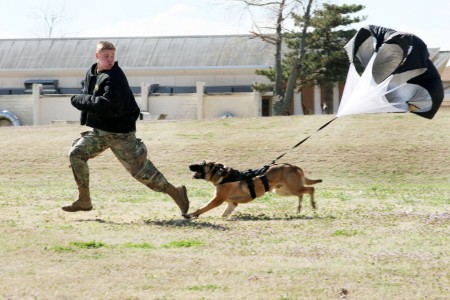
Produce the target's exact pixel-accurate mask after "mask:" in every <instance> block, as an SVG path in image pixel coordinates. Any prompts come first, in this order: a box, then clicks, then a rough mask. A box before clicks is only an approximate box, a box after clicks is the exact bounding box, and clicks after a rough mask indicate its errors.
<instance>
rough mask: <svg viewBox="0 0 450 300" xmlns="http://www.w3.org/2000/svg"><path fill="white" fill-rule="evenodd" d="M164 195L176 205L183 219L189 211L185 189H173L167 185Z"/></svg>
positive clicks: (182, 187) (183, 187) (180, 187)
mask: <svg viewBox="0 0 450 300" xmlns="http://www.w3.org/2000/svg"><path fill="white" fill-rule="evenodd" d="M166 193H167V194H168V195H169V196H170V197H172V199H173V200H174V201H175V203H176V204H177V205H178V207H179V208H180V210H181V215H182V216H183V217H184V216H186V214H187V212H188V210H189V199H188V196H187V190H186V187H185V186H184V185H182V186H179V187H174V186H173V185H171V184H169V185H168V187H167V190H166Z"/></svg>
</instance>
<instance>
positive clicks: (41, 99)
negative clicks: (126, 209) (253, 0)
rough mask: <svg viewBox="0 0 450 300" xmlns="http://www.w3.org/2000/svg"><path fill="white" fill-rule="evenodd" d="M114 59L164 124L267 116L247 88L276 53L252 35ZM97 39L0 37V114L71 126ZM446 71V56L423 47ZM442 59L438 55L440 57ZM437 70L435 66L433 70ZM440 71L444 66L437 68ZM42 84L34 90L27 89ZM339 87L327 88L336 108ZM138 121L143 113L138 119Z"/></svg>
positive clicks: (135, 40)
mask: <svg viewBox="0 0 450 300" xmlns="http://www.w3.org/2000/svg"><path fill="white" fill-rule="evenodd" d="M107 39H108V40H109V41H111V42H113V43H114V44H115V46H116V48H117V52H116V59H117V60H118V61H119V65H120V66H121V67H122V69H123V70H124V72H125V73H126V75H127V77H128V80H129V83H130V86H131V87H132V90H133V92H134V93H135V95H136V97H137V99H138V102H139V104H140V106H141V110H142V111H144V112H147V115H153V116H156V117H158V116H162V115H165V116H166V117H167V118H169V119H181V118H187V119H195V118H214V117H220V116H223V115H235V116H240V117H250V116H270V115H272V114H273V111H272V102H271V101H272V97H271V94H270V93H267V94H260V93H258V92H256V91H254V90H253V89H252V85H253V84H254V82H262V83H268V79H267V78H266V77H264V76H258V75H256V74H255V71H256V70H258V69H268V68H271V67H273V64H274V54H275V52H274V51H275V49H274V47H273V46H272V45H271V44H268V43H266V42H264V41H261V40H260V39H258V38H254V37H253V36H251V35H225V36H173V37H115V38H107ZM98 41H99V38H47V39H2V40H0V111H2V110H9V111H10V112H12V113H14V114H15V115H16V116H17V117H18V119H19V120H20V122H21V123H22V124H23V125H33V124H35V125H37V124H50V123H52V122H53V121H60V120H63V121H76V120H77V119H78V115H79V114H78V111H77V110H75V109H74V108H73V107H71V105H70V101H69V100H70V96H71V95H73V94H77V93H79V92H80V91H81V85H82V81H83V78H84V75H85V72H86V70H87V68H88V67H89V66H90V65H91V64H92V63H94V62H95V56H94V54H95V50H96V45H97V43H98ZM430 54H431V56H432V58H433V61H435V62H436V61H441V64H443V65H444V66H445V63H446V62H447V61H448V56H449V53H448V52H447V53H446V54H447V56H446V59H445V55H442V52H439V49H430ZM444 54H445V53H444ZM438 68H439V66H438ZM442 71H443V69H442ZM36 84H39V85H41V86H40V87H41V88H40V90H35V94H34V95H33V85H36ZM341 92H342V84H341V85H337V84H336V86H335V89H334V95H333V98H334V104H335V105H334V110H336V109H337V107H338V103H339V98H340V94H341ZM322 94H323V93H322V92H321V89H320V87H314V88H309V89H304V90H302V94H297V95H296V97H295V100H294V104H293V107H292V108H291V113H292V114H303V113H316V114H317V113H322V103H323V99H322V98H323V96H322ZM143 117H145V114H144V115H143Z"/></svg>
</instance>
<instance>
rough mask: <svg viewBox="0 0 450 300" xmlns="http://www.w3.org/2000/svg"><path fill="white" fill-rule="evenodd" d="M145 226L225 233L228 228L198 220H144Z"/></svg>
mask: <svg viewBox="0 0 450 300" xmlns="http://www.w3.org/2000/svg"><path fill="white" fill-rule="evenodd" d="M144 223H145V224H148V225H156V226H164V227H188V228H197V229H201V228H208V229H214V230H221V231H225V230H228V229H229V228H228V227H226V226H222V225H218V224H214V223H210V222H199V221H198V220H195V219H194V220H145V221H144Z"/></svg>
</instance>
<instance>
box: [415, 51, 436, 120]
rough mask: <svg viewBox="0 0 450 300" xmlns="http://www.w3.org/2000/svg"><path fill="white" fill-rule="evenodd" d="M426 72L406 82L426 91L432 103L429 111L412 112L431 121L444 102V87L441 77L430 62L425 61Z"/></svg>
mask: <svg viewBox="0 0 450 300" xmlns="http://www.w3.org/2000/svg"><path fill="white" fill-rule="evenodd" d="M427 68H428V69H427V71H426V72H425V73H423V74H421V75H419V76H417V77H414V78H412V79H410V80H408V83H413V84H417V85H420V86H421V87H423V88H424V89H426V90H427V91H428V93H429V94H430V96H431V100H432V102H433V104H432V107H431V110H429V111H426V112H413V113H415V114H417V115H419V116H421V117H424V118H427V119H432V118H433V117H434V115H435V114H436V112H437V111H438V109H439V107H440V106H441V104H442V101H443V100H444V86H443V85H442V80H441V76H440V75H439V72H438V70H437V69H436V67H435V66H434V65H433V63H432V62H431V60H427Z"/></svg>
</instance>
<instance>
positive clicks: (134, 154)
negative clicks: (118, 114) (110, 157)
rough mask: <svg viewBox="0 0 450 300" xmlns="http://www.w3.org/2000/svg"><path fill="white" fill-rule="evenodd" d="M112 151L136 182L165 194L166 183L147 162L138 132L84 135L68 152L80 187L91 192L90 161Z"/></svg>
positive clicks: (75, 141) (89, 132) (74, 142)
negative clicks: (106, 151) (89, 189)
mask: <svg viewBox="0 0 450 300" xmlns="http://www.w3.org/2000/svg"><path fill="white" fill-rule="evenodd" d="M108 148H109V149H111V151H112V152H113V153H114V155H115V156H116V157H117V158H118V159H119V161H120V162H121V163H122V165H123V166H124V167H125V169H127V171H128V172H129V173H130V174H131V176H133V177H134V178H135V179H136V180H138V181H139V182H141V183H143V184H144V185H146V186H147V187H149V188H150V189H152V190H154V191H156V192H164V191H165V190H166V187H167V185H168V181H167V179H166V178H165V177H164V175H163V174H162V173H161V172H159V171H158V169H157V168H156V167H155V166H154V165H153V163H152V162H151V161H150V160H148V159H147V147H146V146H145V144H144V143H143V142H142V140H141V139H138V138H136V135H135V132H130V133H108V134H100V133H99V131H98V130H96V129H94V130H93V131H86V132H83V133H81V137H80V138H78V139H76V140H74V141H73V144H72V148H71V149H70V152H69V158H70V164H71V167H72V171H73V175H74V177H75V181H76V182H77V184H78V186H79V187H87V188H89V167H88V163H87V161H88V160H89V159H91V158H94V157H96V156H97V155H99V154H100V153H102V152H103V151H105V150H106V149H108Z"/></svg>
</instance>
